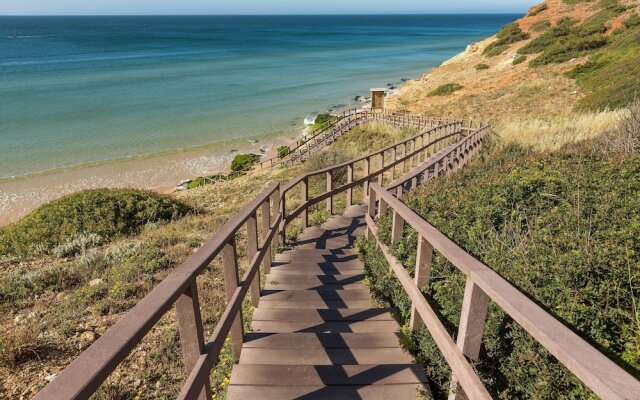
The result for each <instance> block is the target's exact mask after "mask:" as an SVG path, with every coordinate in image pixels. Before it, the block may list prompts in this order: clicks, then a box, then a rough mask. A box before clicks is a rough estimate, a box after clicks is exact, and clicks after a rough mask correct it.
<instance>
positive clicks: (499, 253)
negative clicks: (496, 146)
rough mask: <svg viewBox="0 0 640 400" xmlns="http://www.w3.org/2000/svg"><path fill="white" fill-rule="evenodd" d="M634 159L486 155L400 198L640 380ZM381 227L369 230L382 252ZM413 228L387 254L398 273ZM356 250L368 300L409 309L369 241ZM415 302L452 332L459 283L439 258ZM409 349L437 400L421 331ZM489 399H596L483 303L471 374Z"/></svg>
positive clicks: (409, 259) (386, 221) (576, 152)
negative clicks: (421, 301) (376, 233)
mask: <svg viewBox="0 0 640 400" xmlns="http://www.w3.org/2000/svg"><path fill="white" fill-rule="evenodd" d="M639 191H640V158H638V157H623V158H618V157H612V158H611V159H609V158H607V157H606V156H603V155H602V153H600V152H596V151H594V150H593V147H592V146H591V145H590V144H589V143H586V144H580V145H574V146H572V147H568V148H564V149H562V150H559V151H556V152H553V153H533V152H531V151H529V150H527V149H524V148H521V147H518V146H509V147H507V148H505V149H504V150H500V151H498V150H493V151H491V150H489V151H488V152H485V153H483V155H481V157H480V159H479V160H478V161H475V162H474V163H472V164H471V165H470V166H469V168H467V169H465V170H463V171H461V172H459V173H456V174H454V175H452V176H451V177H449V178H445V179H439V180H434V181H430V182H429V183H427V184H426V185H425V186H424V188H422V189H419V190H418V191H417V192H415V193H414V194H411V195H408V196H407V197H406V198H403V201H404V202H405V203H406V204H407V205H408V206H409V207H410V208H412V209H413V210H415V211H416V212H417V213H419V214H420V215H421V216H422V217H424V218H425V219H426V220H427V221H429V222H430V223H431V224H432V225H434V226H435V227H436V228H438V229H439V230H440V231H441V232H443V233H444V234H445V235H446V236H447V237H449V238H451V239H452V240H453V241H454V242H456V243H457V244H458V245H460V246H461V247H462V248H464V249H465V250H466V251H468V252H469V253H470V254H472V255H473V256H474V257H476V258H478V259H479V260H481V261H482V262H484V263H485V264H487V265H488V266H489V267H491V268H492V269H494V270H495V271H496V272H497V273H498V274H500V275H501V276H502V277H504V278H505V279H507V280H508V281H509V282H511V283H512V284H513V285H514V286H515V287H517V288H519V289H520V290H521V291H522V292H523V293H525V294H527V296H529V297H531V298H532V299H534V300H535V301H536V302H537V303H539V304H541V305H542V306H543V307H544V308H545V309H546V310H548V311H549V312H550V313H552V314H553V315H554V316H555V317H556V318H558V319H560V320H562V321H563V322H565V323H566V324H567V325H568V326H570V327H571V329H573V330H574V331H575V332H577V333H578V334H579V335H581V336H583V337H584V338H586V339H587V340H589V341H591V342H593V343H596V344H597V346H599V348H601V349H605V352H606V353H607V355H609V356H610V357H613V358H614V359H615V360H616V362H618V363H620V364H622V365H623V366H625V367H627V368H628V370H629V371H630V372H631V373H632V374H634V375H635V376H639V371H640V329H638V319H637V308H636V304H637V303H638V301H639V300H640V298H639V296H640V295H639V294H638V291H637V286H638V284H639V282H640V242H638V240H637V238H638V237H640V236H639V235H640V215H639V214H638V213H637V210H638V209H640V197H639V196H637V193H638V192H639ZM390 226H391V218H390V217H389V216H387V217H385V218H383V219H382V221H381V222H380V223H379V229H380V236H381V238H382V240H384V241H386V242H387V243H389V236H390ZM416 245H417V239H416V233H415V231H413V230H411V229H408V228H406V229H405V231H404V232H403V236H402V238H401V240H399V241H398V242H396V244H395V245H394V246H392V247H391V249H392V252H393V253H394V254H395V256H396V257H397V258H398V259H399V260H400V261H401V262H402V263H403V265H405V267H406V268H407V270H408V271H409V273H412V271H413V268H414V267H413V265H414V263H415V249H416ZM358 251H359V253H360V254H361V257H362V258H363V259H364V261H365V273H366V274H367V279H368V282H369V283H370V285H371V288H372V292H373V293H374V295H375V296H376V297H377V298H378V299H381V300H383V301H384V302H386V303H389V304H392V305H394V306H395V307H397V308H398V309H399V313H398V316H399V318H400V320H401V322H403V323H404V322H406V321H407V318H408V315H409V302H408V299H407V298H406V295H405V294H404V292H403V290H402V288H401V287H400V284H399V282H397V279H395V278H394V277H393V276H392V275H391V274H390V273H389V271H388V267H387V264H386V263H385V262H384V259H383V256H382V255H381V254H380V252H379V251H377V250H376V249H375V245H374V244H373V243H371V242H367V241H360V242H359V243H358ZM431 274H432V277H433V278H432V280H431V282H430V285H429V286H428V287H426V288H424V289H423V293H424V294H425V297H426V298H427V300H428V301H429V303H430V304H431V305H432V307H434V309H435V310H436V312H437V313H438V314H439V315H440V316H441V318H442V319H443V323H444V325H445V326H446V327H447V329H448V330H449V332H450V333H451V334H452V335H455V332H456V331H457V327H458V325H459V322H460V321H459V315H460V310H461V303H462V298H463V295H464V285H465V276H464V275H463V274H462V273H460V272H459V271H458V270H457V269H456V268H455V267H453V266H452V265H451V264H450V263H448V262H446V261H445V260H444V259H443V258H442V256H441V255H440V254H439V253H436V254H435V257H434V260H433V264H432V272H431ZM410 339H411V340H410V342H409V347H410V348H411V349H412V350H413V351H415V352H416V353H417V360H418V361H419V362H421V363H423V364H424V365H425V367H426V372H427V373H428V375H429V376H430V378H431V379H432V380H431V383H432V386H431V387H432V389H433V390H434V393H435V394H436V398H438V397H439V398H444V397H446V392H447V390H448V377H449V372H450V371H449V369H448V367H446V363H445V362H444V360H443V358H442V355H441V354H440V352H439V351H438V350H437V348H436V347H435V344H434V342H433V340H432V339H431V338H430V337H429V335H428V334H427V333H426V332H425V331H422V332H419V333H418V334H416V335H413V336H412V337H411V338H410ZM475 367H476V369H477V370H478V371H479V374H480V376H481V379H482V380H483V381H484V383H485V384H486V385H487V386H488V388H489V390H490V391H491V393H492V394H493V396H494V397H495V398H536V399H557V398H580V399H583V398H596V397H595V395H594V394H593V393H591V392H590V391H589V390H587V389H585V388H584V386H583V385H582V384H581V383H580V382H579V381H578V380H577V378H575V377H574V376H573V375H572V374H571V373H569V372H568V371H567V370H566V368H564V367H563V366H562V365H561V364H559V363H558V361H557V360H556V359H555V358H554V357H552V356H551V355H550V354H549V353H548V352H547V351H546V350H545V349H543V348H542V346H540V345H539V344H537V342H536V341H535V340H533V338H531V337H530V336H529V335H528V334H527V333H526V332H525V331H524V330H523V329H522V328H521V327H519V326H518V324H516V323H515V322H514V321H513V320H512V319H511V318H509V317H508V316H506V315H505V314H504V313H503V312H502V311H501V310H500V309H499V308H498V307H497V306H496V305H495V304H494V303H491V304H490V307H489V315H488V318H487V322H486V325H485V328H484V333H483V345H482V350H481V361H480V362H479V363H478V364H477V365H475Z"/></svg>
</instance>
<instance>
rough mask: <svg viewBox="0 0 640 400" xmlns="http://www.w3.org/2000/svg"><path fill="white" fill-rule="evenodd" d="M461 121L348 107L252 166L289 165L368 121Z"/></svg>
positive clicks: (420, 124)
mask: <svg viewBox="0 0 640 400" xmlns="http://www.w3.org/2000/svg"><path fill="white" fill-rule="evenodd" d="M456 121H457V122H462V121H461V120H456V119H454V118H450V117H421V116H414V115H410V114H403V113H398V112H392V111H388V110H364V109H351V110H347V111H344V112H343V113H342V114H340V115H338V116H336V117H335V119H333V120H331V121H327V122H325V123H324V124H323V125H322V126H320V127H319V128H318V129H316V130H314V131H313V132H310V133H309V134H307V135H305V136H304V137H303V138H302V139H303V141H302V142H301V143H300V142H298V143H296V145H295V146H293V147H290V148H289V152H288V153H287V154H286V155H284V156H283V157H279V156H275V157H272V158H269V159H267V160H262V161H260V162H259V163H257V164H255V166H254V168H256V169H265V168H271V167H275V166H280V165H292V164H296V163H298V162H301V161H304V160H305V159H306V158H308V157H309V156H310V155H311V154H313V153H314V152H318V151H320V150H321V149H322V148H324V147H325V146H326V145H329V144H331V143H333V142H334V141H335V140H336V139H337V138H338V137H339V136H341V135H342V134H344V133H346V132H348V131H350V130H351V129H353V128H354V127H356V126H358V125H360V124H364V123H372V122H380V123H385V124H390V125H394V126H407V125H411V126H415V127H417V128H418V129H424V128H430V127H435V126H438V125H442V124H447V123H452V122H456Z"/></svg>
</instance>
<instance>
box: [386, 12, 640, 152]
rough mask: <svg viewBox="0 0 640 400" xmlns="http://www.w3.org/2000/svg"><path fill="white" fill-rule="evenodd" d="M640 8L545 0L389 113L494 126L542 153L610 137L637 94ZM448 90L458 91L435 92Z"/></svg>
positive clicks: (414, 87)
mask: <svg viewBox="0 0 640 400" xmlns="http://www.w3.org/2000/svg"><path fill="white" fill-rule="evenodd" d="M639 11H640V5H639V4H638V2H637V1H629V0H621V1H617V0H594V1H579V0H548V1H546V2H544V3H542V4H539V5H537V6H534V7H532V8H531V10H530V11H529V12H528V14H527V15H526V16H525V17H523V18H521V19H519V20H517V21H515V23H513V24H509V25H507V26H505V27H504V28H503V29H502V30H501V31H500V32H499V33H498V34H497V35H496V36H493V37H490V38H487V39H486V40H483V41H481V42H478V43H474V44H471V45H469V46H468V48H467V49H466V50H465V51H464V52H462V53H460V54H459V55H457V56H455V57H453V58H452V59H451V60H449V61H446V62H444V63H443V64H442V65H441V66H439V67H437V68H434V69H433V70H431V71H429V72H428V73H426V74H425V75H424V76H423V77H422V78H420V79H418V80H414V81H409V82H407V83H405V84H404V85H402V86H401V87H400V90H399V92H398V93H397V94H395V95H392V96H390V97H389V98H388V100H387V104H388V106H389V107H390V108H392V109H394V110H398V111H407V112H411V113H423V114H429V115H439V114H443V115H446V114H452V115H465V116H470V117H476V118H482V119H490V120H491V121H492V122H493V124H494V127H495V128H496V129H495V130H496V131H497V132H498V133H499V134H500V135H501V136H503V137H504V138H507V139H509V140H515V141H518V142H519V143H523V144H527V145H535V146H538V147H559V146H560V145H562V143H564V142H566V141H567V140H575V139H582V138H588V137H592V136H593V135H596V134H598V133H600V132H602V131H603V130H606V129H607V128H608V127H609V126H610V125H611V124H612V123H613V122H614V121H616V120H617V118H618V113H617V112H611V111H609V110H617V109H619V108H621V107H624V105H625V104H627V103H628V102H629V101H630V100H632V99H633V98H634V97H635V94H636V93H637V92H639V91H640V16H639V15H638V12H639ZM445 85H449V88H451V87H452V86H451V85H457V86H458V89H457V90H453V91H445V92H444V93H439V94H437V93H436V91H437V90H438V88H440V87H446V86H445Z"/></svg>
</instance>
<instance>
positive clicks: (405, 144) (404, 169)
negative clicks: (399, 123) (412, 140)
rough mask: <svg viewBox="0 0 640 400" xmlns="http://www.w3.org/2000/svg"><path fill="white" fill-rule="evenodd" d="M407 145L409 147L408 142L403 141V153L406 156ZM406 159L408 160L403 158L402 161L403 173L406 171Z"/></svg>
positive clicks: (407, 152)
mask: <svg viewBox="0 0 640 400" xmlns="http://www.w3.org/2000/svg"><path fill="white" fill-rule="evenodd" d="M408 147H409V142H405V143H404V155H405V156H406V155H407V154H409V150H408ZM407 161H409V160H406V159H405V160H404V161H403V162H402V173H403V174H404V173H405V172H406V171H407Z"/></svg>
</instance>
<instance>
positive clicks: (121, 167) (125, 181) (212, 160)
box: [0, 132, 299, 226]
mask: <svg viewBox="0 0 640 400" xmlns="http://www.w3.org/2000/svg"><path fill="white" fill-rule="evenodd" d="M298 136H299V133H295V132H294V133H291V134H287V135H282V134H281V135H268V136H264V137H262V138H260V140H258V141H257V142H256V143H251V142H249V141H248V140H238V141H233V142H226V143H217V144H212V145H210V146H206V147H202V148H198V149H194V150H186V151H181V152H174V153H169V154H161V155H156V156H149V157H144V158H137V159H129V160H119V161H114V162H106V163H103V164H99V165H92V166H85V167H78V168H71V169H67V170H61V171H54V172H49V173H44V174H40V175H33V176H27V177H19V178H16V179H10V180H4V181H0V226H6V225H9V224H11V223H13V222H16V221H17V220H19V219H20V218H22V217H24V216H25V215H27V214H28V213H29V212H31V211H33V210H34V209H36V208H37V207H39V206H40V205H42V204H45V203H47V202H50V201H52V200H55V199H57V198H60V197H62V196H65V195H67V194H71V193H74V192H77V191H81V190H86V189H97V188H137V189H147V190H153V191H157V192H160V193H171V192H172V191H173V190H174V189H175V187H176V185H177V184H178V183H179V182H180V181H181V180H185V179H192V178H195V177H198V176H203V175H210V174H214V173H219V172H227V171H228V170H229V166H230V164H231V160H232V159H233V157H234V155H235V154H237V153H255V154H261V150H262V151H263V152H264V157H265V158H267V157H271V156H272V155H273V154H274V153H275V150H274V149H276V148H277V147H278V146H281V145H283V144H287V145H288V144H291V143H294V142H295V140H296V138H297V137H298Z"/></svg>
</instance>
